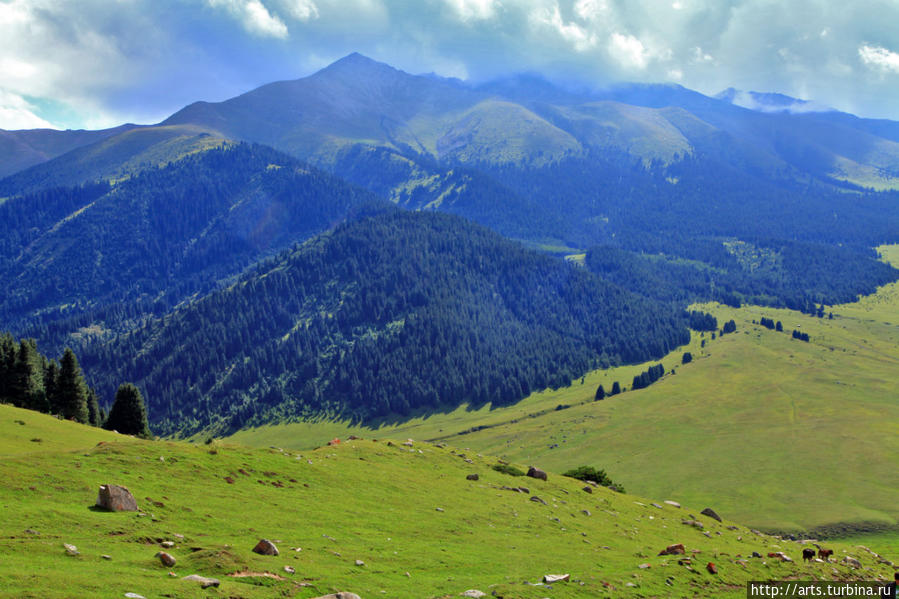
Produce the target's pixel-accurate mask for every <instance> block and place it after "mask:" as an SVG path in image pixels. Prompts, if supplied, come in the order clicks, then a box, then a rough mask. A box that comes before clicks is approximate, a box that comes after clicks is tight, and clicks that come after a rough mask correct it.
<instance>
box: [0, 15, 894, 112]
mask: <svg viewBox="0 0 899 599" xmlns="http://www.w3.org/2000/svg"><path fill="white" fill-rule="evenodd" d="M897 23H899V0H849V1H846V0H842V1H839V2H837V1H828V0H0V129H30V128H39V127H52V128H62V129H66V128H72V129H77V128H88V129H97V128H104V127H112V126H115V125H119V124H122V123H125V122H134V123H155V122H159V121H160V120H163V119H164V118H165V117H167V116H168V115H170V114H172V113H173V112H175V111H177V110H178V109H179V108H181V107H183V106H185V105H187V104H190V103H191V102H194V101H197V100H206V101H220V100H224V99H227V98H230V97H233V96H235V95H238V94H240V93H243V92H245V91H249V90H251V89H253V88H255V87H258V86H259V85H262V84H265V83H269V82H272V81H278V80H284V79H297V78H299V77H304V76H307V75H309V74H311V73H313V72H315V71H317V70H318V69H320V68H323V67H325V66H327V65H328V64H330V63H331V62H333V61H335V60H337V59H339V58H341V57H342V56H345V55H347V54H349V53H351V52H360V53H362V54H365V55H366V56H369V57H371V58H374V59H376V60H379V61H382V62H386V63H388V64H390V65H392V66H394V67H397V68H399V69H402V70H404V71H407V72H409V73H431V72H433V73H437V74H439V75H443V76H448V77H458V78H461V79H468V80H472V81H483V80H488V79H491V78H496V77H502V76H504V75H509V74H513V73H518V72H528V73H540V74H543V75H544V76H546V77H547V78H549V79H551V80H558V81H563V82H573V81H577V82H580V83H582V84H584V85H588V86H596V87H603V86H606V85H609V84H612V83H615V82H623V81H634V82H650V83H678V84H681V85H683V86H685V87H688V88H691V89H695V90H697V91H700V92H702V93H706V94H709V95H713V94H715V93H718V92H720V91H722V90H724V89H725V88H728V87H734V88H737V89H740V90H754V91H760V92H779V93H783V94H786V95H789V96H793V97H798V98H804V99H808V100H812V101H813V102H814V104H812V106H819V107H820V106H826V107H833V108H836V109H839V110H844V111H847V112H852V113H854V114H858V115H860V116H866V117H878V118H892V119H895V120H899V102H897V98H899V27H897V25H896V24H897ZM740 97H746V96H745V95H743V96H740Z"/></svg>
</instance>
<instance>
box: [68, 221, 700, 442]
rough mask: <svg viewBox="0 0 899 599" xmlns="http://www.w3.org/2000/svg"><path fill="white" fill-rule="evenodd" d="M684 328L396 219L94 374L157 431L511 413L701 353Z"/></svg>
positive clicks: (258, 274)
mask: <svg viewBox="0 0 899 599" xmlns="http://www.w3.org/2000/svg"><path fill="white" fill-rule="evenodd" d="M686 323H687V317H686V315H685V314H684V313H683V312H682V311H680V310H677V309H675V308H672V307H667V306H665V305H663V304H659V303H657V302H652V301H649V300H643V299H640V298H638V297H636V296H634V295H632V294H630V293H628V292H625V291H623V290H621V289H619V288H617V287H615V286H611V285H608V284H605V283H602V282H600V281H599V280H598V279H596V278H595V277H593V276H592V275H590V274H589V273H587V272H586V271H584V270H583V269H580V268H578V267H575V266H571V265H569V264H567V263H566V262H564V261H562V260H559V259H556V258H551V257H548V256H545V255H542V254H540V253H537V252H534V251H530V250H526V249H524V248H523V247H522V246H520V245H519V244H517V243H514V242H510V241H506V240H504V239H503V238H502V237H500V236H499V235H497V234H495V233H493V232H491V231H488V230H486V229H483V228H481V227H478V226H476V225H472V224H470V223H467V222H466V221H464V220H462V219H459V218H456V217H452V216H448V215H441V214H435V213H410V212H405V211H397V210H395V209H388V210H384V211H381V210H380V209H379V210H377V211H376V213H375V214H374V215H371V216H366V217H364V218H360V219H358V220H354V221H352V222H349V223H347V224H345V225H341V226H340V227H338V229H337V230H335V231H334V232H332V233H329V234H326V235H323V236H321V237H319V238H317V239H314V240H312V241H310V242H308V243H307V244H305V245H303V246H302V247H300V248H298V249H296V250H293V251H291V252H288V253H286V254H284V255H281V256H279V257H278V258H277V259H274V260H271V261H269V262H266V263H264V264H263V265H261V266H260V267H259V268H258V269H256V271H255V272H253V273H252V274H250V275H248V276H247V277H245V278H243V279H241V280H240V281H239V282H238V283H236V284H234V285H232V286H231V287H229V288H228V289H225V290H222V291H220V292H216V293H214V294H212V295H210V296H209V297H207V298H205V299H203V300H200V301H198V302H195V303H193V304H190V305H188V306H185V307H183V308H181V309H179V310H176V311H175V312H174V313H173V314H172V315H171V316H169V317H167V318H164V319H160V320H156V321H153V322H151V323H149V324H148V325H147V326H146V327H144V328H142V329H140V330H137V331H135V332H134V333H132V334H130V335H126V336H121V337H119V338H118V339H116V340H115V341H114V342H112V343H109V344H106V345H104V346H97V347H93V348H90V349H89V350H87V352H86V353H85V356H84V363H85V366H86V368H87V370H88V371H89V372H90V373H91V376H92V377H94V382H95V383H96V384H97V385H98V388H99V389H101V390H102V391H101V392H102V393H103V394H104V396H105V394H107V393H108V392H109V391H110V390H111V389H112V386H113V385H114V382H115V381H117V380H120V379H121V377H123V376H124V377H126V378H127V380H133V381H135V382H136V383H138V384H139V385H140V386H141V387H142V388H143V389H144V390H145V392H146V396H147V400H148V406H149V412H150V415H151V418H152V419H153V420H154V421H155V422H156V427H155V428H156V430H160V431H162V432H169V433H171V432H174V431H176V430H179V429H181V430H185V429H186V430H187V431H193V430H196V429H198V428H200V427H204V426H209V425H210V424H215V425H216V426H217V427H219V428H220V429H227V430H232V429H235V428H238V427H240V426H243V425H246V424H249V423H259V422H262V421H264V420H266V419H271V418H279V419H283V418H287V417H294V416H301V415H311V414H315V413H322V412H327V413H331V414H338V413H339V414H342V415H344V416H350V417H353V418H360V419H370V418H373V417H379V416H389V415H391V414H393V415H406V414H409V413H410V412H411V411H412V410H416V409H428V410H436V409H441V408H445V407H453V406H456V405H459V404H460V403H462V402H471V403H472V404H483V403H485V402H493V403H495V404H497V405H501V404H508V403H510V402H514V401H516V400H518V399H521V398H522V397H524V396H525V395H527V394H528V393H530V391H532V390H535V389H541V388H544V387H547V386H561V385H565V384H567V383H568V382H569V381H570V380H571V379H572V378H574V377H577V376H580V375H581V374H583V373H584V372H586V371H587V370H589V369H592V368H596V367H598V366H604V365H610V364H618V363H622V362H633V361H642V360H646V359H649V358H652V357H659V356H661V355H663V354H664V353H666V352H667V351H669V350H670V349H672V348H673V347H675V346H677V345H679V344H682V343H685V342H686V341H688V340H689V336H688V332H687V328H686Z"/></svg>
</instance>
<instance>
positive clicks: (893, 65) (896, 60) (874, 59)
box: [858, 44, 899, 73]
mask: <svg viewBox="0 0 899 599" xmlns="http://www.w3.org/2000/svg"><path fill="white" fill-rule="evenodd" d="M858 56H859V58H861V59H862V62H863V63H865V64H866V65H868V66H870V67H874V68H878V69H880V70H882V71H893V72H895V73H899V54H897V53H896V52H891V51H890V50H887V49H886V48H883V47H881V46H869V45H868V44H864V45H862V46H860V47H859V49H858Z"/></svg>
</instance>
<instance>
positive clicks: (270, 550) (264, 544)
mask: <svg viewBox="0 0 899 599" xmlns="http://www.w3.org/2000/svg"><path fill="white" fill-rule="evenodd" d="M253 553H258V554H259V555H278V548H277V547H275V544H274V543H272V542H271V541H269V540H268V539H262V540H260V541H259V542H258V543H256V546H255V547H253Z"/></svg>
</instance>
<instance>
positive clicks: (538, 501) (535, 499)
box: [531, 495, 546, 505]
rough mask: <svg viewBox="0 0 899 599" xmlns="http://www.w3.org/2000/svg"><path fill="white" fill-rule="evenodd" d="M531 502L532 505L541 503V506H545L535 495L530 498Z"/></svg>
mask: <svg viewBox="0 0 899 599" xmlns="http://www.w3.org/2000/svg"><path fill="white" fill-rule="evenodd" d="M531 501H533V502H534V503H542V504H543V505H546V502H545V501H543V500H542V499H540V498H539V497H537V496H536V495H534V496H533V497H531Z"/></svg>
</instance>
